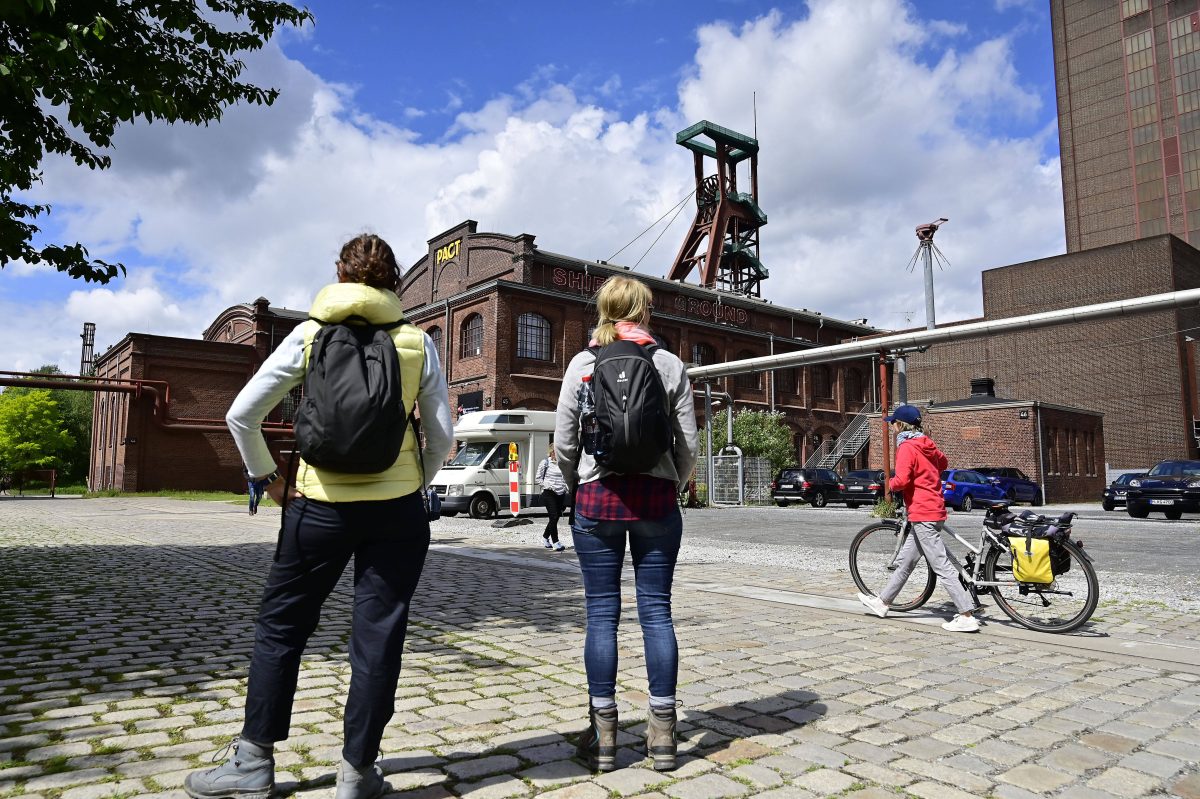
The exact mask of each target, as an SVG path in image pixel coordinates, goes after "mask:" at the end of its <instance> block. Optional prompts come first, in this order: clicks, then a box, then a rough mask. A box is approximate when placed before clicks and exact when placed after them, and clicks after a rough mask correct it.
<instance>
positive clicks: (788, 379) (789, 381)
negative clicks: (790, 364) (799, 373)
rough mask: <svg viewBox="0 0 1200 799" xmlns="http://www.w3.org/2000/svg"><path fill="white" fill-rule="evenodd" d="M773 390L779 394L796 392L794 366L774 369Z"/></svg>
mask: <svg viewBox="0 0 1200 799" xmlns="http://www.w3.org/2000/svg"><path fill="white" fill-rule="evenodd" d="M775 391H776V392H777V393H779V394H795V393H796V370H795V369H794V368H792V369H776V370H775Z"/></svg>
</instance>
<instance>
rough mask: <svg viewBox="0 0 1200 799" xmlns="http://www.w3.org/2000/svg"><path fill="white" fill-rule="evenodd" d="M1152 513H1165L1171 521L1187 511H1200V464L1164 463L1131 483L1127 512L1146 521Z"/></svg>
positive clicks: (1185, 462)
mask: <svg viewBox="0 0 1200 799" xmlns="http://www.w3.org/2000/svg"><path fill="white" fill-rule="evenodd" d="M1150 511H1162V512H1163V515H1164V516H1166V517H1167V518H1168V519H1178V518H1180V517H1182V516H1183V514H1184V512H1185V511H1186V512H1187V513H1196V512H1200V461H1163V462H1162V463H1159V464H1157V465H1155V467H1154V468H1153V469H1151V470H1150V471H1149V472H1147V473H1146V476H1145V477H1135V478H1133V479H1132V480H1130V481H1129V490H1128V491H1127V492H1126V494H1125V512H1126V513H1128V514H1129V515H1130V516H1132V517H1133V518H1135V519H1144V518H1146V517H1147V516H1149V515H1150Z"/></svg>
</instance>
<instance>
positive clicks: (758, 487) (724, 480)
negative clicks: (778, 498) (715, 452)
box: [696, 456, 774, 505]
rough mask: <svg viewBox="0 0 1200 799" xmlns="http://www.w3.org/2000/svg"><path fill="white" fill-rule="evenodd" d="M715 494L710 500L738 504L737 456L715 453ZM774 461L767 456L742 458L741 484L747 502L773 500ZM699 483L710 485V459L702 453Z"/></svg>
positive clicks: (699, 464) (717, 502)
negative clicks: (730, 456) (772, 464)
mask: <svg viewBox="0 0 1200 799" xmlns="http://www.w3.org/2000/svg"><path fill="white" fill-rule="evenodd" d="M713 461H714V465H713V495H712V498H711V501H712V502H713V503H715V504H718V505H736V504H737V501H738V487H737V461H736V460H735V459H734V458H729V457H721V456H714V457H713ZM772 477H774V474H773V473H772V471H771V462H770V461H769V460H767V459H766V458H745V459H743V461H742V485H743V487H744V492H745V498H746V504H747V505H756V504H762V503H764V502H770V501H771V478H772ZM696 485H697V486H706V485H708V463H707V462H706V460H705V458H704V457H703V456H701V458H700V461H699V462H698V463H697V464H696Z"/></svg>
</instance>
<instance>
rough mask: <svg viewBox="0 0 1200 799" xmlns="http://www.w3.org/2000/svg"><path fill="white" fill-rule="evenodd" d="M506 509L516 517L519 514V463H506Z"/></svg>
mask: <svg viewBox="0 0 1200 799" xmlns="http://www.w3.org/2000/svg"><path fill="white" fill-rule="evenodd" d="M508 509H509V510H510V511H512V515H513V516H516V515H517V514H518V513H520V512H521V462H520V461H509V463H508Z"/></svg>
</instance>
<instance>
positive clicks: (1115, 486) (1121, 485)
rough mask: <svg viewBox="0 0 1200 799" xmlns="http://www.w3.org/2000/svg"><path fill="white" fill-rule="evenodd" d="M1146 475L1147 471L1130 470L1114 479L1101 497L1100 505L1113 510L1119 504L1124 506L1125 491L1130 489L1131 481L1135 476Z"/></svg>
mask: <svg viewBox="0 0 1200 799" xmlns="http://www.w3.org/2000/svg"><path fill="white" fill-rule="evenodd" d="M1145 476H1146V473H1145V472H1129V473H1128V474H1123V475H1121V476H1120V477H1118V478H1117V479H1116V480H1113V481H1112V482H1111V483H1109V484H1108V485H1107V486H1106V487H1105V489H1104V496H1103V497H1101V499H1100V507H1102V508H1104V509H1105V510H1112V509H1113V508H1115V507H1117V506H1118V505H1121V506H1124V505H1125V492H1126V491H1128V490H1129V481H1130V480H1132V479H1134V478H1135V477H1145Z"/></svg>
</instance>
